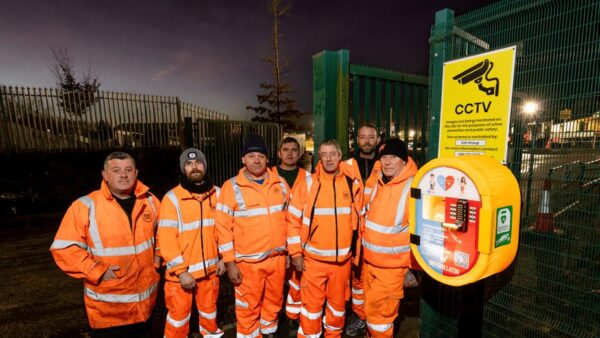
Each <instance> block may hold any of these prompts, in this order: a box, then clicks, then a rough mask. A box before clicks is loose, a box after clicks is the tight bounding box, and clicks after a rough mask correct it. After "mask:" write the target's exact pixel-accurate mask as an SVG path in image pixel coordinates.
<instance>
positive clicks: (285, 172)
mask: <svg viewBox="0 0 600 338" xmlns="http://www.w3.org/2000/svg"><path fill="white" fill-rule="evenodd" d="M300 155H301V153H300V143H298V141H297V140H296V139H295V138H293V137H290V136H288V137H285V138H284V139H283V140H281V142H280V144H279V151H277V156H278V157H279V160H280V161H281V163H280V164H279V165H277V166H274V167H273V168H272V169H273V171H276V172H277V173H278V174H279V176H281V177H283V179H285V181H286V183H287V184H288V186H289V187H290V189H291V190H294V187H296V186H298V185H300V184H305V183H306V180H310V179H311V176H310V173H309V172H308V171H306V170H305V169H303V168H300V167H299V166H298V160H300ZM289 265H290V264H289V256H288V261H287V262H286V279H287V280H288V284H289V291H288V295H287V298H286V302H285V314H286V315H287V317H288V318H289V319H291V321H290V332H292V331H293V330H296V329H297V328H298V319H299V318H300V306H301V305H302V302H301V301H300V278H301V276H302V272H301V271H296V269H295V268H291V269H290V268H289Z"/></svg>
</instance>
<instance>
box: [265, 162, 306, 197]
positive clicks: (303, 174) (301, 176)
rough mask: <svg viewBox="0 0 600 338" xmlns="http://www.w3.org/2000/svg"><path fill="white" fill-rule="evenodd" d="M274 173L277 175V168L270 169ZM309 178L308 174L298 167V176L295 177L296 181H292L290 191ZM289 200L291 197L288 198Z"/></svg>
mask: <svg viewBox="0 0 600 338" xmlns="http://www.w3.org/2000/svg"><path fill="white" fill-rule="evenodd" d="M271 169H272V170H273V172H274V173H277V172H278V171H277V166H273V167H271ZM309 177H310V173H309V172H308V171H307V170H306V169H303V168H300V167H298V176H297V177H296V181H294V185H293V186H292V187H290V191H294V187H296V186H298V185H300V184H303V182H306V180H307V179H308V178H309ZM284 181H285V179H284ZM290 198H291V197H290Z"/></svg>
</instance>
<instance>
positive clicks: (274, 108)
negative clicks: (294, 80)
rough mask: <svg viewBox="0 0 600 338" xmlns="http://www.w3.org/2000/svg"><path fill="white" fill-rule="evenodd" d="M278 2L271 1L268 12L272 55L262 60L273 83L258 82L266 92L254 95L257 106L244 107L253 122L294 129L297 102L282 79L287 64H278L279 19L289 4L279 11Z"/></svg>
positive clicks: (289, 85) (279, 0)
mask: <svg viewBox="0 0 600 338" xmlns="http://www.w3.org/2000/svg"><path fill="white" fill-rule="evenodd" d="M280 5H281V0H271V3H270V4H269V11H270V12H271V14H272V15H273V41H272V45H273V53H272V54H271V55H270V56H268V57H265V58H263V59H262V61H265V62H267V63H269V64H271V69H272V70H271V72H272V75H273V82H261V83H260V88H261V89H263V90H265V93H264V94H258V95H256V97H257V99H258V106H246V109H247V110H252V111H254V113H255V115H256V116H255V117H253V118H252V121H258V122H275V123H277V124H279V125H280V126H281V127H282V128H283V129H284V130H293V129H295V124H296V123H295V121H296V119H295V117H297V116H298V115H299V114H300V112H299V111H298V110H296V109H295V105H296V101H295V100H294V99H292V98H290V97H289V95H290V94H293V93H294V92H295V91H294V89H293V87H292V85H291V84H290V83H289V82H288V81H285V80H284V79H283V75H284V74H285V73H286V72H288V67H289V64H288V62H287V61H285V62H283V63H282V62H281V60H280V49H279V38H280V37H281V36H282V35H281V33H280V32H279V20H280V18H281V17H282V16H283V15H285V14H286V13H287V12H288V11H289V9H290V5H287V6H285V7H283V8H280Z"/></svg>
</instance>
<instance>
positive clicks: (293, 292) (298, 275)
mask: <svg viewBox="0 0 600 338" xmlns="http://www.w3.org/2000/svg"><path fill="white" fill-rule="evenodd" d="M288 274H289V279H288V284H289V286H290V289H289V291H288V295H287V299H286V302H285V314H286V315H287V317H288V318H289V319H294V320H295V319H298V318H300V307H301V306H302V300H301V298H300V280H301V279H302V271H296V269H295V268H294V267H293V266H292V268H291V269H290V271H288Z"/></svg>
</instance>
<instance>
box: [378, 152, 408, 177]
mask: <svg viewBox="0 0 600 338" xmlns="http://www.w3.org/2000/svg"><path fill="white" fill-rule="evenodd" d="M379 161H380V162H381V171H382V172H383V174H384V175H385V177H387V178H389V179H392V178H394V177H396V176H398V174H400V172H401V171H402V168H404V166H405V165H406V162H404V160H402V159H401V158H400V157H398V156H395V155H383V156H381V158H380V159H379Z"/></svg>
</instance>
